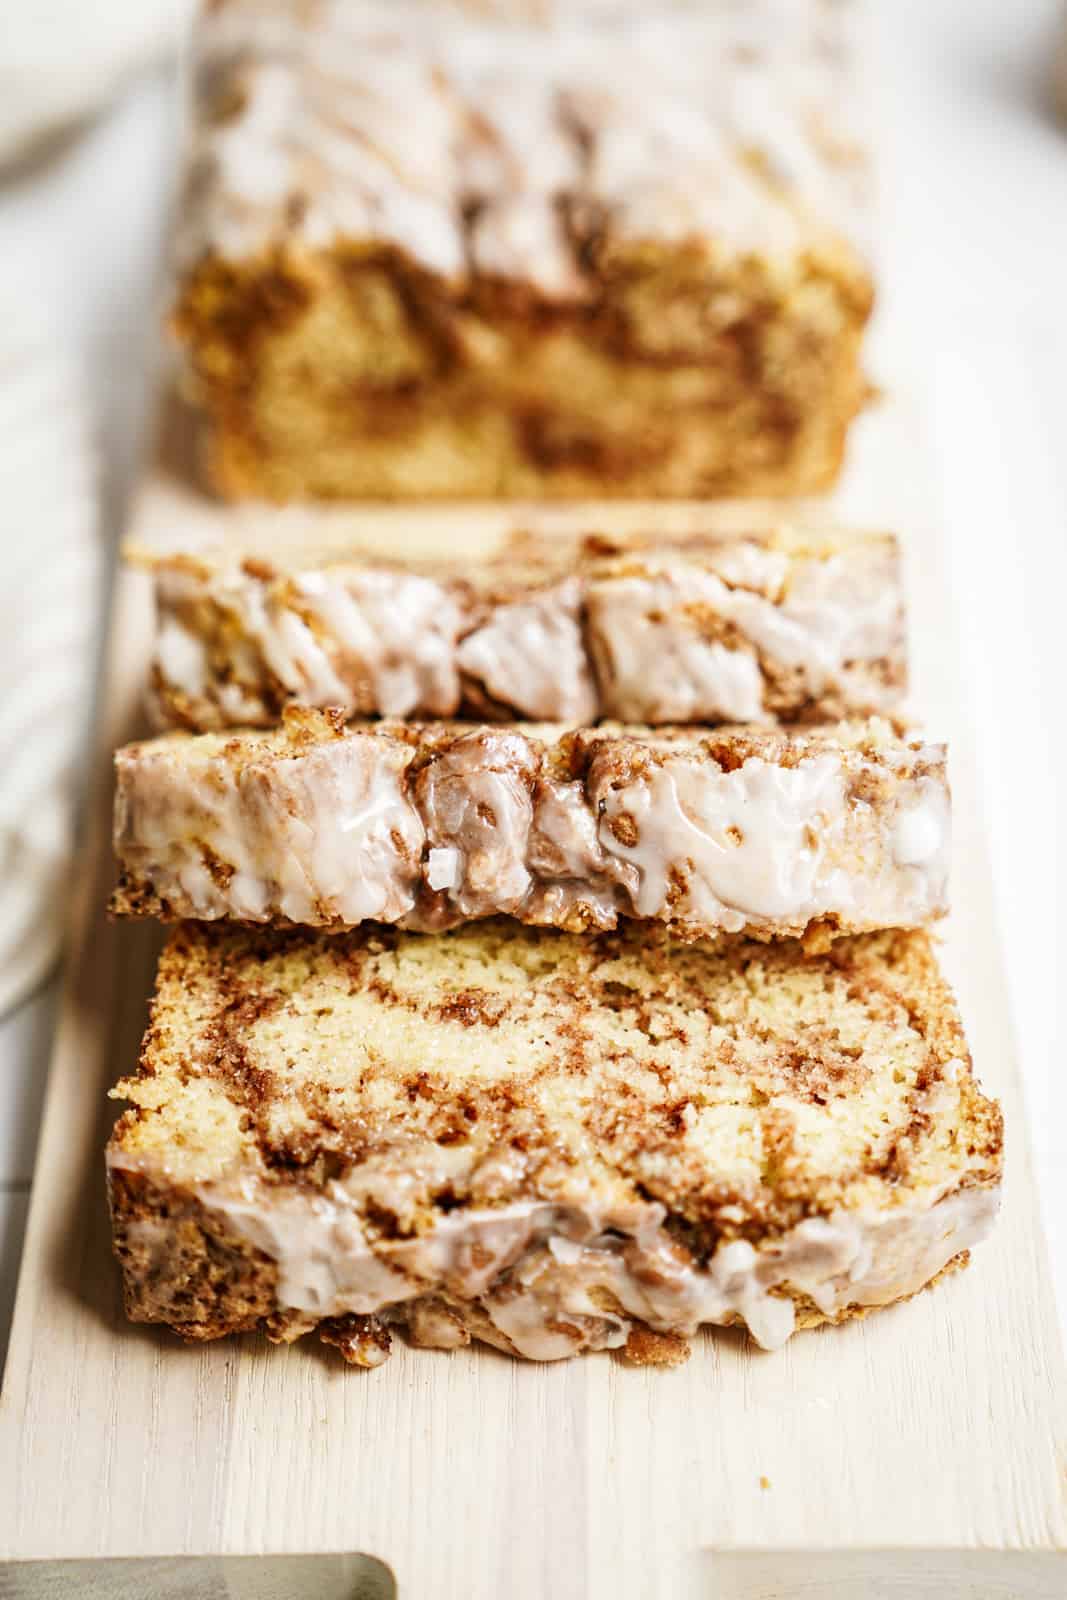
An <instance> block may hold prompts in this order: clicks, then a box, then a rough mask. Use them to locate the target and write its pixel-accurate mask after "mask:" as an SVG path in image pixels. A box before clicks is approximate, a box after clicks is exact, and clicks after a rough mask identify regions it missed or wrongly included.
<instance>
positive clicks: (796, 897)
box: [108, 529, 1001, 1366]
mask: <svg viewBox="0 0 1067 1600" xmlns="http://www.w3.org/2000/svg"><path fill="white" fill-rule="evenodd" d="M141 559H142V560H146V559H147V560H148V561H149V562H150V564H151V565H152V567H153V569H154V573H155V584H156V590H157V597H158V609H159V618H160V626H159V632H158V645H157V653H156V660H155V664H154V667H153V672H152V685H151V698H152V704H153V707H154V710H155V714H156V716H157V718H158V719H159V720H160V722H161V724H162V725H163V727H164V728H165V729H166V730H167V731H164V732H162V733H161V735H160V737H158V738H155V739H152V740H149V741H146V742H143V743H140V744H137V745H132V746H129V747H127V748H126V749H125V750H122V751H120V752H119V754H118V757H117V776H118V788H117V797H116V819H115V846H116V853H117V856H118V861H119V882H118V886H117V888H116V891H115V896H114V900H113V909H114V911H115V912H116V913H117V914H119V915H123V916H146V915H148V916H155V917H159V918H162V919H164V920H166V921H176V922H177V923H178V926H177V927H176V928H175V930H174V932H173V933H172V935H171V939H170V942H169V944H168V945H167V947H166V950H165V952H164V955H163V958H162V961H161V966H160V972H159V978H158V986H157V993H156V998H155V1002H154V1006H153V1013H152V1022H151V1026H150V1028H149V1031H148V1034H147V1036H146V1040H145V1046H144V1051H143V1054H142V1058H141V1065H140V1070H139V1072H138V1073H137V1074H136V1075H134V1076H133V1077H130V1078H127V1079H126V1080H125V1081H124V1082H123V1083H121V1084H120V1085H119V1087H118V1089H117V1090H116V1094H118V1095H120V1096H121V1097H122V1098H124V1099H126V1100H127V1101H128V1102H129V1109H128V1110H127V1111H126V1112H125V1113H124V1114H123V1116H122V1117H121V1119H120V1121H119V1123H118V1125H117V1127H116V1129H115V1133H114V1135H113V1137H112V1140H111V1143H110V1146H109V1150H108V1167H109V1181H110V1193H111V1205H112V1216H113V1223H114V1237H115V1245H116V1250H117V1252H118V1255H119V1257H120V1260H121V1262H122V1267H123V1272H124V1277H125V1289H126V1302H127V1308H128V1311H129V1314H130V1315H131V1316H132V1317H134V1318H135V1319H137V1320H143V1321H157V1322H164V1323H168V1324H169V1325H170V1326H172V1327H173V1328H175V1329H176V1330H177V1331H178V1332H180V1333H181V1334H183V1335H185V1336H186V1337H189V1338H214V1337H217V1336H219V1335H221V1334H225V1333H229V1332H233V1331H237V1330H243V1329H252V1328H259V1329H262V1330H264V1331H265V1332H266V1333H267V1334H268V1335H269V1336H270V1337H271V1338H274V1339H280V1340H289V1339H293V1338H295V1337H297V1336H299V1335H300V1334H302V1333H304V1332H307V1331H310V1330H312V1329H317V1330H318V1332H319V1333H320V1335H321V1336H322V1337H323V1338H325V1339H327V1340H328V1341H330V1342H332V1343H334V1344H336V1345H338V1346H339V1347H340V1348H341V1350H342V1351H343V1353H344V1354H345V1356H346V1357H347V1358H348V1359H349V1360H350V1361H352V1362H354V1363H356V1364H359V1365H363V1366H373V1365H377V1364H378V1363H379V1362H380V1361H381V1360H383V1359H384V1358H385V1356H386V1355H387V1354H388V1352H389V1349H390V1341H391V1338H392V1336H393V1333H394V1332H395V1331H396V1330H402V1331H403V1333H404V1335H405V1337H406V1338H407V1339H408V1340H409V1341H410V1342H411V1343H413V1344H415V1345H420V1346H436V1347H444V1348H453V1347H456V1346H459V1345H465V1344H467V1343H469V1342H470V1340H471V1339H472V1338H473V1339H476V1340H482V1341H485V1342H488V1343H490V1344H494V1345H496V1346H498V1347H499V1348H501V1349H503V1350H506V1351H508V1352H510V1353H512V1354H515V1355H521V1356H526V1357H530V1358H533V1359H538V1360H551V1359H556V1358H558V1357H563V1356H568V1355H571V1354H575V1353H577V1352H579V1351H583V1350H599V1349H621V1350H624V1351H625V1353H626V1354H627V1356H628V1357H629V1358H630V1359H631V1360H633V1361H637V1362H642V1363H653V1362H659V1363H672V1362H674V1361H677V1360H679V1359H681V1358H683V1357H684V1355H685V1353H686V1351H687V1349H688V1345H687V1340H688V1339H689V1338H690V1337H691V1336H692V1335H693V1334H694V1333H695V1332H696V1331H697V1329H698V1328H699V1327H700V1326H701V1325H704V1324H721V1325H726V1324H732V1323H740V1324H744V1325H745V1327H747V1329H748V1331H749V1333H750V1334H751V1335H752V1336H753V1338H755V1339H756V1340H757V1341H758V1342H759V1343H760V1344H761V1345H764V1346H766V1347H768V1348H773V1347H775V1346H777V1345H780V1344H781V1343H783V1342H784V1341H785V1340H786V1339H787V1338H788V1337H789V1335H790V1334H791V1333H792V1331H793V1330H794V1329H795V1328H798V1327H809V1326H812V1325H814V1324H817V1323H820V1322H838V1321H841V1320H842V1319H844V1318H847V1317H851V1316H856V1315H863V1314H864V1313H866V1312H867V1311H869V1310H870V1309H872V1308H875V1307H879V1306H884V1305H887V1304H889V1303H891V1302H893V1301H896V1300H900V1299H902V1298H904V1297H907V1296H909V1295H911V1294H913V1293H914V1292H915V1291H916V1290H918V1289H920V1288H921V1287H923V1286H924V1285H925V1284H927V1283H929V1282H931V1281H933V1280H934V1279H935V1278H937V1277H938V1276H939V1275H941V1274H942V1273H944V1272H945V1271H947V1270H950V1269H951V1268H953V1267H956V1266H958V1265H960V1264H961V1263H962V1262H963V1261H965V1260H966V1257H967V1252H968V1250H969V1249H970V1247H971V1246H972V1245H973V1244H974V1243H975V1242H976V1241H977V1240H979V1239H980V1238H981V1237H982V1236H983V1235H984V1234H985V1232H986V1231H987V1230H988V1228H989V1226H990V1224H991V1220H992V1218H993V1215H994V1212H995V1209H996V1203H997V1196H998V1190H999V1183H1000V1174H1001V1123H1000V1114H999V1111H998V1109H997V1107H996V1106H995V1105H994V1104H993V1103H992V1102H990V1101H989V1100H987V1099H985V1098H984V1097H983V1096H982V1095H981V1093H980V1091H979V1089H978V1088H977V1086H976V1084H975V1082H974V1079H973V1076H972V1072H971V1064H970V1058H969V1055H968V1051H967V1047H966V1043H965V1041H964V1038H963V1034H962V1031H961V1027H960V1022H959V1017H958V1014H957V1011H956V1007H955V1004H954V1002H953V999H952V996H951V994H950V992H949V990H948V988H947V987H946V985H945V983H944V980H943V979H942V977H941V976H940V974H939V972H938V968H937V963H936V960H935V957H934V954H933V951H932V948H931V938H930V934H929V932H928V929H929V927H930V925H931V924H933V923H934V922H936V920H937V918H939V917H940V916H941V915H942V914H943V913H944V911H945V910H946V907H947V893H946V881H947V861H948V828H949V791H948V785H947V779H946V772H945V751H944V748H943V747H942V746H939V745H936V744H929V743H926V742H924V741H923V740H921V739H918V738H915V737H912V736H910V735H908V734H907V733H906V732H905V731H904V729H903V727H902V725H900V724H899V723H898V722H896V721H895V720H894V718H895V717H896V715H897V713H898V711H899V702H900V695H901V692H902V690H903V680H904V668H903V627H902V608H901V599H900V592H899V587H898V583H897V576H896V573H897V566H896V552H895V545H894V543H893V541H892V539H890V538H888V537H877V538H875V537H861V536H859V535H844V534H841V533H839V532H833V531H825V532H823V533H820V534H818V535H815V534H813V533H811V532H810V531H808V532H806V533H804V534H800V533H798V532H796V531H790V530H788V529H787V530H781V529H779V530H777V531H768V530H760V531H757V532H755V533H753V534H751V535H748V536H742V535H737V536H731V537H715V536H712V535H708V536H707V537H706V538H697V539H691V540H686V541H675V542H670V541H656V540H655V539H647V540H642V539H622V538H607V537H605V536H603V535H601V536H598V537H596V538H590V539H587V540H583V541H571V542H567V541H555V542H552V543H551V544H548V545H546V544H544V543H542V544H540V545H534V544H532V543H531V542H529V541H522V540H519V541H516V542H515V543H514V544H512V545H510V546H505V547H503V548H502V549H501V550H496V551H493V552H490V553H488V554H484V553H483V554H482V555H481V556H478V557H473V556H471V557H467V558H466V559H465V558H464V555H463V552H455V553H454V554H453V555H452V556H451V557H450V558H449V559H448V560H447V561H445V560H442V559H440V558H438V559H437V560H435V561H433V562H429V563H427V562H418V561H407V562H405V561H402V560H398V559H395V558H391V557H390V554H389V553H388V552H384V551H374V550H368V549H367V548H366V547H365V546H360V545H359V544H358V543H355V542H354V543H353V545H352V547H351V548H349V549H348V550H346V551H343V552H341V553H338V552H337V551H336V550H334V551H331V552H330V553H329V554H327V555H322V556H321V557H317V556H316V555H315V554H314V552H312V551H310V550H309V549H308V548H306V547H304V548H302V549H300V550H297V551H289V552H287V553H286V552H282V553H280V554H279V553H276V554H275V555H274V556H272V557H269V558H268V557H265V556H264V555H263V553H262V551H257V552H256V553H254V554H248V553H245V554H242V553H241V552H237V553H234V552H232V551H227V552H220V551H216V552H200V553H198V554H196V555H188V554H187V555H183V556H179V557H175V556H168V557H158V556H156V557H144V556H143V555H142V557H141ZM379 715H384V716H386V717H387V718H389V720H382V721H369V720H367V719H368V718H370V717H376V716H379ZM842 716H843V717H846V718H847V719H848V720H847V721H844V722H840V723H839V722H837V721H835V720H834V719H836V718H838V717H842ZM608 717H613V718H618V719H620V720H619V721H617V722H608V721H602V720H601V719H602V718H608ZM426 718H439V719H440V718H444V719H450V720H423V719H426ZM521 718H532V719H537V720H534V721H531V722H524V721H521V720H519V719H521ZM544 718H548V719H550V720H549V721H548V722H547V723H546V722H544V721H543V720H541V719H544ZM739 721H741V722H743V723H745V724H746V725H742V726H738V725H737V724H738V722H739ZM680 722H681V723H685V724H687V725H685V726H677V725H674V724H678V723H680Z"/></svg>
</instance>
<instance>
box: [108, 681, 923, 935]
mask: <svg viewBox="0 0 1067 1600" xmlns="http://www.w3.org/2000/svg"><path fill="white" fill-rule="evenodd" d="M116 759H117V769H118V792H117V797H116V811H115V849H116V853H117V855H118V859H119V864H120V868H121V878H120V882H119V887H118V889H117V891H116V894H115V897H114V901H113V907H114V909H115V910H116V911H117V912H119V913H121V914H126V915H155V916H160V917H164V918H170V919H173V918H179V917H196V918H206V919H215V918H219V917H232V918H237V919H239V920H244V921H250V922H280V923H294V924H307V925H309V926H313V927H330V928H339V927H352V926H356V925H357V924H359V923H361V922H364V921H370V920H374V921H379V922H390V923H393V922H396V923H401V924H402V925H403V926H405V927H408V928H416V929H421V930H423V931H437V930H439V929H441V928H444V927H451V926H453V925H455V924H456V923H457V922H461V921H465V920H469V919H472V918H478V917H485V916H492V915H496V914H499V913H506V914H508V915H511V916H515V917H518V918H519V919H520V920H522V921H524V922H528V923H535V924H540V925H544V926H551V927H563V928H569V929H572V930H581V929H589V928H612V927H614V926H615V925H616V924H617V922H618V920H619V918H620V917H639V918H643V919H652V920H655V921H659V922H664V923H668V924H669V925H671V926H672V927H673V928H675V929H676V931H678V932H679V933H681V934H684V935H687V936H689V937H706V936H708V935H712V934H718V933H739V932H747V933H751V934H753V935H756V936H759V937H772V936H776V935H782V934H786V935H801V934H804V933H805V932H807V931H809V930H811V929H812V928H813V926H814V925H818V926H820V927H821V928H823V929H825V930H827V931H830V932H834V931H839V930H844V931H849V932H862V931H865V930H867V929H873V928H883V927H914V926H919V925H921V924H923V923H926V922H928V921H929V920H930V919H931V918H932V917H935V916H937V915H939V914H940V913H941V912H942V911H943V910H944V909H945V890H946V874H947V865H948V829H949V796H948V785H947V780H946V776H945V752H944V748H943V747H942V746H940V745H924V744H923V743H921V742H918V741H916V742H913V743H908V742H906V741H904V740H901V739H899V738H897V737H896V736H895V735H894V734H893V732H892V730H891V729H889V728H888V727H887V726H886V725H885V724H880V723H868V724H859V725H854V726H853V725H843V726H842V727H840V728H838V729H837V730H836V731H835V732H834V733H833V734H829V733H827V734H820V733H805V734H800V733H794V734H786V733H781V732H775V731H763V732H753V731H748V730H744V729H727V730H725V731H723V732H722V733H708V732H707V731H706V730H674V731H673V732H672V731H661V732H659V733H655V734H652V733H649V732H648V731H647V730H645V731H643V732H642V730H634V729H628V728H623V729H617V728H612V727H610V726H609V727H605V728H602V729H595V728H594V729H586V730H578V731H572V732H570V733H563V732H561V730H560V729H559V728H558V727H550V728H547V729H545V728H542V729H537V728H534V729H522V728H501V727H496V726H483V727H473V728H472V727H469V726H467V727H465V726H462V725H455V724H453V725H448V724H437V725H433V724H431V725H426V726H421V727H420V726H411V725H407V724H388V723H371V724H365V725H362V726H356V727H351V726H346V725H345V724H344V722H343V719H341V718H340V716H336V717H334V718H332V719H331V718H330V717H329V716H328V715H327V714H325V713H322V712H311V711H296V710H295V709H291V710H290V711H289V712H288V713H287V715H286V722H285V726H284V728H283V729H282V730H280V731H277V732H269V733H260V732H246V733H242V734H235V735H232V736H230V737H228V738H227V737H225V736H223V735H218V734H201V735H196V736H186V735H181V734H174V735H170V736H168V737H164V738H162V739H158V740H153V741H149V742H148V743H145V744H138V745H130V746H128V747H127V748H126V749H125V750H120V751H119V753H118V756H117V758H116Z"/></svg>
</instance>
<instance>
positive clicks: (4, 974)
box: [0, 274, 100, 1013]
mask: <svg viewBox="0 0 1067 1600" xmlns="http://www.w3.org/2000/svg"><path fill="white" fill-rule="evenodd" d="M81 390H82V386H81V383H80V381H79V374H78V371H77V368H76V366H75V363H74V361H73V360H72V359H71V358H70V356H69V355H68V354H67V353H66V352H65V350H64V348H63V346H62V345H61V344H60V343H59V341H58V340H57V338H56V336H55V335H54V333H53V332H52V330H51V329H50V327H49V325H48V321H47V318H46V316H45V314H44V313H43V312H42V310H41V308H40V306H39V305H38V304H37V302H36V299H35V286H34V285H33V284H32V283H30V282H22V281H19V282H15V281H13V279H12V277H11V275H10V274H8V275H7V276H6V277H5V276H3V275H2V274H0V1013H3V1012H4V1011H6V1010H8V1009H9V1008H10V1007H11V1006H13V1005H14V1004H15V1003H16V1002H17V1001H18V1000H20V999H21V998H22V997H23V996H24V995H25V994H27V993H28V992H29V991H30V989H32V988H33V987H34V985H35V984H37V983H38V982H39V981H40V980H41V979H42V978H43V977H44V976H45V974H46V973H47V971H48V969H49V967H50V966H51V964H52V962H53V961H54V959H55V957H56V955H57V953H58V950H59V944H60V940H61V937H62V932H63V924H64V910H65V904H66V900H67V882H68V874H69V851H70V832H71V821H72V807H73V794H74V775H75V772H76V771H77V769H78V766H79V764H80V756H81V753H82V747H83V744H84V740H85V730H86V713H87V710H88V707H89V703H90V692H91V685H92V677H93V669H94V665H95V662H94V641H95V636H96V626H97V613H98V608H99V603H100V594H99V572H100V550H99V545H98V536H97V526H96V524H97V504H96V484H95V472H94V464H93V456H92V451H91V449H90V444H89V428H88V422H87V409H86V405H85V403H84V397H83V394H82V392H81Z"/></svg>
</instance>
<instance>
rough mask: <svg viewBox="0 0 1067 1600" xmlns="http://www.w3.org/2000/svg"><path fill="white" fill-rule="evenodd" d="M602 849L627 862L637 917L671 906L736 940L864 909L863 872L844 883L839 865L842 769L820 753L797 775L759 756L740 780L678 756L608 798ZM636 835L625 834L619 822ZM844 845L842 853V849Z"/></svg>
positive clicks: (682, 915) (740, 771)
mask: <svg viewBox="0 0 1067 1600" xmlns="http://www.w3.org/2000/svg"><path fill="white" fill-rule="evenodd" d="M600 809H601V821H600V828H599V839H600V844H601V846H602V848H603V850H604V852H605V854H606V855H609V856H611V857H613V858H615V859H617V860H619V861H621V862H624V863H627V864H628V865H629V866H630V867H631V868H632V869H633V870H632V873H631V874H628V875H627V879H628V883H629V885H630V887H631V897H632V900H633V905H634V909H635V911H636V913H637V915H638V916H642V917H663V916H664V915H667V914H669V913H670V911H671V909H672V902H671V891H672V877H677V876H678V875H679V874H680V875H681V877H682V879H683V880H684V884H685V890H684V894H682V895H681V896H680V897H678V898H676V899H675V900H674V903H673V911H674V914H675V915H676V916H677V917H679V918H681V919H683V920H685V921H692V922H698V923H704V924H706V925H708V926H710V927H718V928H724V929H726V930H727V932H738V931H739V930H740V929H741V928H743V927H744V926H745V925H746V923H750V922H751V923H767V922H778V921H780V922H784V923H786V924H788V925H794V924H801V925H803V924H805V923H807V922H808V920H809V919H810V918H812V917H817V916H822V915H825V914H827V913H828V912H836V913H839V914H842V915H846V916H848V917H851V915H853V914H855V913H856V912H857V910H858V909H859V903H860V900H861V897H862V894H863V890H864V887H865V884H864V879H865V878H866V877H867V875H868V874H869V873H870V872H871V869H872V867H873V869H874V871H875V872H877V870H878V869H879V867H880V866H881V863H880V862H877V863H871V862H868V863H866V867H867V872H865V873H864V874H863V876H862V877H860V876H859V875H858V874H851V875H850V874H846V873H844V872H842V871H841V870H840V867H839V866H838V865H837V861H836V857H837V855H838V851H839V848H840V845H841V843H842V842H843V841H842V835H843V834H844V832H845V830H846V827H847V817H848V813H847V808H846V803H845V784H844V775H843V772H842V767H841V762H840V760H839V759H838V758H837V757H836V756H835V755H832V754H827V755H822V756H812V757H808V758H806V759H805V760H803V761H801V762H800V763H799V764H798V765H797V766H795V767H780V766H775V765H772V764H771V763H769V762H766V761H762V760H760V759H759V758H758V757H751V758H750V759H749V760H747V761H745V762H744V763H743V765H742V766H740V767H738V768H737V769H736V770H735V771H733V772H721V771H719V769H718V768H717V767H716V766H715V765H714V764H713V763H710V762H707V761H705V762H702V763H700V762H696V761H687V760H685V759H681V758H679V759H677V760H672V761H667V762H665V763H664V764H663V765H662V766H660V767H657V768H656V769H655V770H654V771H652V772H651V773H650V774H649V775H648V777H647V778H646V777H642V778H639V779H637V780H635V781H633V782H630V783H625V784H618V785H612V786H611V787H610V788H609V789H608V790H607V792H606V793H605V794H604V795H603V796H602V798H601V801H600ZM622 819H626V821H628V822H632V824H633V826H634V827H635V828H636V832H637V838H636V841H635V842H634V843H632V844H631V843H627V842H624V840H623V839H622V838H620V837H619V833H618V827H619V824H620V821H621V820H622ZM835 847H836V848H835Z"/></svg>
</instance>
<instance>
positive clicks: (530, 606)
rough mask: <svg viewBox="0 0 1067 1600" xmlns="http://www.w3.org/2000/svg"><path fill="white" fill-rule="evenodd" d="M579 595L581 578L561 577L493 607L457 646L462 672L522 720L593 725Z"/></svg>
mask: <svg viewBox="0 0 1067 1600" xmlns="http://www.w3.org/2000/svg"><path fill="white" fill-rule="evenodd" d="M582 591H583V585H582V582H581V579H579V578H577V577H573V578H565V579H564V580H563V582H562V583H559V584H555V585H553V586H551V587H549V588H545V589H541V590H538V591H537V592H536V593H535V594H533V595H532V596H531V597H530V598H529V599H528V600H519V601H513V602H511V603H510V604H507V605H501V606H497V607H495V609H494V610H493V613H492V615H491V617H490V619H489V621H488V622H487V623H485V624H484V626H483V627H480V628H476V629H475V630H474V632H472V633H469V634H467V636H466V638H465V639H464V640H463V642H462V643H461V644H460V646H459V651H458V655H457V659H458V661H459V665H460V667H461V669H462V670H463V671H464V672H466V673H468V674H469V675H470V676H471V677H474V678H476V679H478V681H479V682H480V683H482V684H484V685H485V687H486V689H487V690H488V691H489V693H490V694H491V695H492V696H493V698H494V699H495V700H499V701H502V702H503V704H504V705H513V706H519V707H521V710H522V714H523V716H526V717H536V718H538V719H539V720H541V719H543V720H546V721H561V722H592V721H593V720H594V719H595V718H596V716H597V711H598V707H597V694H596V686H595V684H594V682H593V675H592V673H591V671H590V669H589V662H588V660H587V657H586V652H585V645H584V642H583V639H582V629H581V620H580V610H581V604H582Z"/></svg>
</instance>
